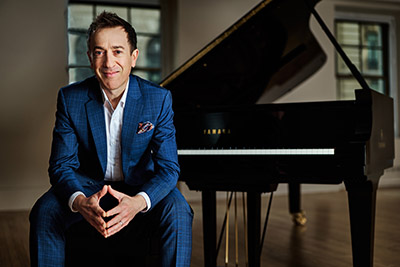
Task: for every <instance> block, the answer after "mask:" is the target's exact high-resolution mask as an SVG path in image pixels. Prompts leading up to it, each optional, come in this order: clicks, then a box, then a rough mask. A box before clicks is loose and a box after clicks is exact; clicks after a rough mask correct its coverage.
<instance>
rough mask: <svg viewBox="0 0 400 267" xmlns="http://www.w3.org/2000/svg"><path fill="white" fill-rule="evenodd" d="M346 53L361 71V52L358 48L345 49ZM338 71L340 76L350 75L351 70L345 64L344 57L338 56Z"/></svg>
mask: <svg viewBox="0 0 400 267" xmlns="http://www.w3.org/2000/svg"><path fill="white" fill-rule="evenodd" d="M343 50H344V52H345V53H346V55H347V56H348V57H349V59H350V60H351V62H352V63H353V64H354V65H355V66H356V67H357V68H358V69H360V52H359V49H358V48H352V47H343ZM337 59H338V62H337V71H338V73H339V74H350V73H351V72H350V70H349V68H348V67H347V65H346V64H345V63H344V61H343V59H342V57H340V56H339V55H337Z"/></svg>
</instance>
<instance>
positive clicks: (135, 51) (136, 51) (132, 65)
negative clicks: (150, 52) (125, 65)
mask: <svg viewBox="0 0 400 267" xmlns="http://www.w3.org/2000/svg"><path fill="white" fill-rule="evenodd" d="M138 56H139V50H138V49H137V48H136V49H135V50H133V52H132V55H131V59H132V64H131V67H132V68H134V67H135V66H136V60H137V58H138Z"/></svg>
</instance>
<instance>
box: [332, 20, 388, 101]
mask: <svg viewBox="0 0 400 267" xmlns="http://www.w3.org/2000/svg"><path fill="white" fill-rule="evenodd" d="M335 26H336V37H337V40H338V42H339V44H340V45H341V47H342V48H343V50H344V51H345V53H346V54H347V56H348V57H349V58H350V60H351V61H352V62H353V64H354V65H355V66H356V67H357V68H358V70H359V71H360V72H361V74H362V75H363V77H364V78H365V80H366V81H367V83H368V85H369V86H370V88H371V89H374V90H376V91H378V92H380V93H383V94H386V95H389V93H390V88H389V86H390V82H389V71H388V24H387V23H378V22H364V21H351V20H336V25H335ZM336 77H337V86H338V98H339V99H352V98H354V89H358V88H360V85H359V84H358V82H357V81H356V79H355V78H354V77H353V76H352V74H351V72H350V70H349V69H348V67H347V66H346V65H345V63H344V61H343V60H342V58H341V57H340V56H339V55H338V54H337V56H336Z"/></svg>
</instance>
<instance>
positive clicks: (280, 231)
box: [0, 188, 400, 267]
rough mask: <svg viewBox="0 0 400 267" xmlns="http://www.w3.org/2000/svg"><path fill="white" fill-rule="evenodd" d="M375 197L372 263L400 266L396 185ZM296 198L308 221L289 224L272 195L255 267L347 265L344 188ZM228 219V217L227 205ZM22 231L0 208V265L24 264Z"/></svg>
mask: <svg viewBox="0 0 400 267" xmlns="http://www.w3.org/2000/svg"><path fill="white" fill-rule="evenodd" d="M377 198H378V200H377V211H376V230H375V260H374V266H375V267H395V266H400V225H399V221H400V213H399V211H400V208H399V207H400V188H396V189H380V190H379V191H378V197H377ZM302 202H303V205H302V206H303V208H304V209H305V210H306V213H307V218H308V222H307V225H306V226H305V227H295V226H293V224H292V222H291V218H290V216H289V214H288V212H287V210H288V208H287V199H286V196H275V197H274V199H273V202H272V208H271V214H270V219H269V223H268V228H267V234H266V238H265V243H264V247H263V252H262V259H261V260H262V264H261V266H273V267H294V266H296V267H315V266H318V267H319V266H324V267H329V266H332V267H341V266H343V267H344V266H346V267H347V266H351V265H352V259H351V244H350V242H351V241H350V230H349V229H350V227H349V216H348V208H347V196H346V192H344V191H343V192H337V193H320V194H306V195H303V197H302ZM239 203H240V201H239ZM190 204H191V205H192V207H193V209H194V211H195V220H194V223H193V256H192V266H193V267H197V266H203V245H202V222H201V205H200V203H190ZM224 205H225V201H220V202H219V204H218V207H217V211H218V214H219V219H218V223H219V224H220V223H221V222H222V218H223V216H224V212H225V207H224ZM266 205H267V198H266V199H265V200H263V207H266ZM238 213H239V214H241V213H242V209H241V205H238ZM241 218H242V216H240V217H239V219H238V221H239V227H240V228H239V229H240V232H239V237H240V238H242V237H243V229H242V227H243V225H242V220H241ZM263 218H264V215H263ZM230 220H231V222H233V220H234V215H233V207H232V210H231V217H230ZM28 232H29V222H28V212H0V266H2V267H3V266H5V267H13V266H15V267H20V266H21V267H25V266H29V253H28V251H29V250H28ZM230 233H231V237H230V247H229V258H230V262H229V265H228V266H235V244H234V225H233V224H231V226H230ZM224 238H225V237H224ZM239 245H240V247H239V249H240V251H239V266H245V263H244V262H245V261H244V259H245V256H244V251H243V247H244V245H243V242H242V241H239ZM224 252H225V243H224V242H223V244H222V246H221V251H220V252H219V258H218V265H219V266H224V257H225V255H224Z"/></svg>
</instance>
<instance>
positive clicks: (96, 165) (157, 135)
mask: <svg viewBox="0 0 400 267" xmlns="http://www.w3.org/2000/svg"><path fill="white" fill-rule="evenodd" d="M147 121H150V122H151V123H152V124H153V125H154V128H153V129H152V130H151V131H148V132H145V133H140V134H138V133H137V130H138V125H139V123H143V122H147ZM121 156H122V169H123V175H124V179H125V182H126V183H127V184H129V185H133V186H137V187H138V188H139V190H140V191H144V192H146V193H147V194H148V196H149V198H150V200H151V203H152V207H154V205H156V204H157V203H158V202H159V201H160V200H161V199H163V198H164V197H165V196H166V195H167V194H168V193H170V192H171V191H172V190H173V188H174V187H175V186H176V183H177V180H178V176H179V165H178V157H177V148H176V142H175V128H174V125H173V111H172V98H171V94H170V92H169V91H168V90H166V89H164V88H161V87H159V86H157V85H155V84H152V83H150V82H148V81H146V80H143V79H141V78H139V77H137V76H132V75H131V76H130V82H129V90H128V95H127V99H126V104H125V109H124V116H123V128H122V133H121ZM106 164H107V145H106V132H105V118H104V109H103V99H102V95H101V89H100V86H99V83H98V82H97V79H96V78H95V77H91V78H88V79H86V80H84V81H82V82H79V83H76V84H72V85H69V86H66V87H64V88H61V89H60V91H59V94H58V99H57V112H56V124H55V128H54V131H53V142H52V150H51V156H50V166H49V176H50V181H51V184H52V185H53V187H54V189H55V191H56V194H58V195H59V196H60V197H61V199H62V200H63V201H65V202H67V200H68V199H69V197H70V196H71V195H72V194H73V193H74V192H76V191H82V192H84V193H85V192H87V190H85V188H87V187H90V186H91V185H93V184H95V183H96V181H102V180H103V179H104V174H105V171H106Z"/></svg>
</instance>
